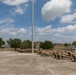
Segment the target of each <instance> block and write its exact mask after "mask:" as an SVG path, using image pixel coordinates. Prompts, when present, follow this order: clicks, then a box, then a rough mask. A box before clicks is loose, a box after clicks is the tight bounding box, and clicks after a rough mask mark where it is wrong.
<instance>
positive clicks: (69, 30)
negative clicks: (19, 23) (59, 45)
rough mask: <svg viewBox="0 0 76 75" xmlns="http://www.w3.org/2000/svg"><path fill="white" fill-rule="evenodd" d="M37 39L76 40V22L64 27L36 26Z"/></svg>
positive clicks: (54, 40)
mask: <svg viewBox="0 0 76 75" xmlns="http://www.w3.org/2000/svg"><path fill="white" fill-rule="evenodd" d="M35 35H36V36H37V37H38V38H39V37H40V38H39V39H38V40H51V41H53V42H72V41H74V40H76V24H75V25H68V26H66V27H58V28H52V25H49V26H46V27H43V28H37V31H36V34H35Z"/></svg>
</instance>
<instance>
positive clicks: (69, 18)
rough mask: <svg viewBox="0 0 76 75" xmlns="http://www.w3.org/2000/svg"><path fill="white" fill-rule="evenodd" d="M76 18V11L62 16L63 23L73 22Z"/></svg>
mask: <svg viewBox="0 0 76 75" xmlns="http://www.w3.org/2000/svg"><path fill="white" fill-rule="evenodd" d="M74 19H76V13H73V14H67V15H64V16H62V17H61V20H60V21H61V23H71V22H73V21H74Z"/></svg>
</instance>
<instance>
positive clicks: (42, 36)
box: [0, 0, 76, 43]
mask: <svg viewBox="0 0 76 75" xmlns="http://www.w3.org/2000/svg"><path fill="white" fill-rule="evenodd" d="M34 3H35V28H34V35H35V37H34V40H35V41H45V40H51V41H53V42H54V43H60V42H68V43H70V42H72V41H75V40H76V0H35V2H34ZM31 4H32V3H31V0H0V37H2V38H3V39H4V40H7V39H9V38H20V39H22V40H26V39H31V21H32V20H31V16H32V15H31V12H32V7H31Z"/></svg>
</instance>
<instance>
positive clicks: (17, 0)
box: [1, 0, 29, 6]
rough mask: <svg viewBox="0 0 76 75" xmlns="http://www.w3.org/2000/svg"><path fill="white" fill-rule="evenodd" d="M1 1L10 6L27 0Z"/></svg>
mask: <svg viewBox="0 0 76 75" xmlns="http://www.w3.org/2000/svg"><path fill="white" fill-rule="evenodd" d="M1 1H2V2H3V3H5V4H7V5H12V6H19V5H21V4H24V3H27V2H28V1H29V0H1Z"/></svg>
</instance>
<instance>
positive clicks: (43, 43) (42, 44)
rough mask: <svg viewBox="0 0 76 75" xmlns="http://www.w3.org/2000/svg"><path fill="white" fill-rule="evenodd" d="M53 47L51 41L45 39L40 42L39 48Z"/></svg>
mask: <svg viewBox="0 0 76 75" xmlns="http://www.w3.org/2000/svg"><path fill="white" fill-rule="evenodd" d="M53 47H54V46H53V43H52V42H51V41H45V42H41V43H40V48H42V49H52V48H53Z"/></svg>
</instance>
